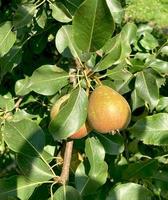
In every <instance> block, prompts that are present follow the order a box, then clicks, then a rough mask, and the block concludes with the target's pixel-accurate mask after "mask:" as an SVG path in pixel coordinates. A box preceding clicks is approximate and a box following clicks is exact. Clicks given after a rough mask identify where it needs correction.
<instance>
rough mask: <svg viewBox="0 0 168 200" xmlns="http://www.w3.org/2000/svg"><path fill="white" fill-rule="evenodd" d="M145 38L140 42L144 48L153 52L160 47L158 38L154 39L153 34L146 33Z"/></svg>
mask: <svg viewBox="0 0 168 200" xmlns="http://www.w3.org/2000/svg"><path fill="white" fill-rule="evenodd" d="M143 36H144V37H143V38H142V40H141V41H140V44H141V45H142V47H144V48H145V49H147V50H152V49H155V48H156V47H157V46H158V41H157V40H156V38H154V36H153V35H152V34H150V33H148V32H144V33H143Z"/></svg>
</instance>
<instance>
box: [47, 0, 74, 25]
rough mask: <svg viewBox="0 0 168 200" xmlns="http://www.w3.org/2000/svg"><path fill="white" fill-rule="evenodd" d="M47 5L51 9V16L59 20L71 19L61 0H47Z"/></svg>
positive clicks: (66, 20) (67, 20)
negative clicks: (58, 0)
mask: <svg viewBox="0 0 168 200" xmlns="http://www.w3.org/2000/svg"><path fill="white" fill-rule="evenodd" d="M49 7H50V9H51V10H52V16H53V18H54V19H56V20H57V21H59V22H64V23H66V22H70V21H71V20H72V17H71V14H70V13H69V12H68V10H67V9H66V7H65V6H64V4H63V3H62V2H51V1H50V2H49Z"/></svg>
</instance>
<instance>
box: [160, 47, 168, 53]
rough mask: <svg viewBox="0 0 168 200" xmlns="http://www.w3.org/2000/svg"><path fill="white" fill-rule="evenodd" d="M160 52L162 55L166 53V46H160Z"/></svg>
mask: <svg viewBox="0 0 168 200" xmlns="http://www.w3.org/2000/svg"><path fill="white" fill-rule="evenodd" d="M160 52H161V53H162V54H163V55H168V46H164V47H162V48H161V50H160Z"/></svg>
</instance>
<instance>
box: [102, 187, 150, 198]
mask: <svg viewBox="0 0 168 200" xmlns="http://www.w3.org/2000/svg"><path fill="white" fill-rule="evenodd" d="M152 196H153V195H152V193H151V191H150V190H148V189H147V188H145V187H143V186H141V185H139V184H136V183H125V184H120V185H117V186H116V187H114V188H113V189H111V190H110V192H109V195H108V197H107V198H106V200H116V199H117V200H123V199H124V200H130V199H132V198H133V199H134V200H141V199H146V200H152Z"/></svg>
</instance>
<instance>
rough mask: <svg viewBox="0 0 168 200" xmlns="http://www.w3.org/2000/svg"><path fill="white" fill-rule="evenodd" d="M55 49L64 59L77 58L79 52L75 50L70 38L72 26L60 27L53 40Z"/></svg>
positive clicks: (75, 47)
mask: <svg viewBox="0 0 168 200" xmlns="http://www.w3.org/2000/svg"><path fill="white" fill-rule="evenodd" d="M55 44H56V48H57V49H58V51H59V53H61V54H62V55H63V56H64V57H70V58H71V57H74V58H79V56H80V54H81V51H80V50H79V49H78V48H77V46H76V44H75V42H74V40H73V37H72V26H71V25H65V26H62V27H61V28H60V29H59V30H58V32H57V35H56V38H55Z"/></svg>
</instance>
